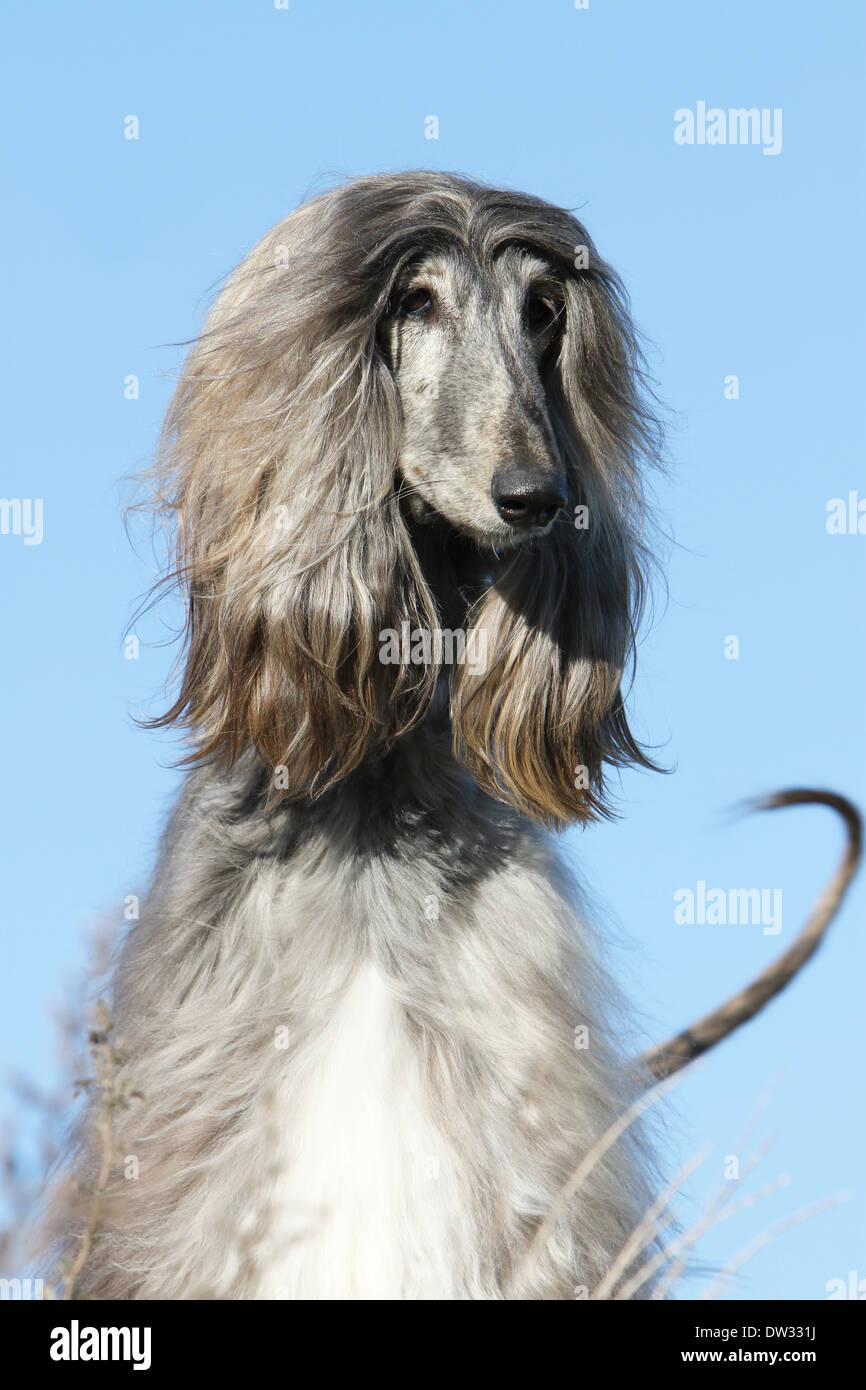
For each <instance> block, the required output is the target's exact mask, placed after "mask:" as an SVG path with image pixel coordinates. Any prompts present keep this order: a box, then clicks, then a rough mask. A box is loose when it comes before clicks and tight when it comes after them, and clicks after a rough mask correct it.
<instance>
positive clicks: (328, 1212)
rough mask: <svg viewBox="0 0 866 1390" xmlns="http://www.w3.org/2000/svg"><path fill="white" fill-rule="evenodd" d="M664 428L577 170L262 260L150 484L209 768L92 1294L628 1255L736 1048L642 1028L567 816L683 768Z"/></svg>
mask: <svg viewBox="0 0 866 1390" xmlns="http://www.w3.org/2000/svg"><path fill="white" fill-rule="evenodd" d="M660 446H661V433H660V429H659V426H658V421H657V418H656V414H655V412H654V410H653V404H652V396H651V393H650V392H649V391H648V390H647V387H646V378H645V373H644V370H643V367H642V359H641V355H640V350H639V345H638V342H637V339H636V336H635V332H634V330H633V327H632V324H631V321H630V317H629V310H628V304H627V299H626V295H625V292H624V290H623V287H622V284H621V282H620V280H619V279H618V277H617V275H616V274H615V272H614V271H613V270H612V269H611V268H610V267H609V266H608V265H607V264H606V263H605V262H604V261H603V260H602V259H601V257H600V256H599V254H598V253H597V251H596V249H595V247H594V245H593V243H592V241H591V239H590V237H589V235H588V233H587V232H586V230H585V228H584V227H583V226H582V225H581V224H580V223H579V222H578V221H577V220H576V219H575V218H574V217H573V216H572V215H571V214H570V213H569V212H567V211H565V210H563V209H560V208H558V207H554V206H552V205H550V204H548V203H546V202H544V201H542V200H540V199H538V198H535V197H531V196H528V195H524V194H521V193H515V192H509V191H502V190H499V189H493V188H489V187H486V186H483V185H481V184H479V183H476V182H473V181H471V180H469V179H466V178H463V177H457V176H454V175H451V174H445V173H438V172H430V171H416V172H407V173H396V174H388V175H383V176H376V177H368V178H361V179H358V180H355V181H352V182H349V183H348V184H346V185H344V186H341V187H338V188H337V189H335V190H333V191H331V192H328V193H325V194H324V195H321V196H318V197H316V198H314V199H312V200H311V201H309V202H307V203H305V204H303V205H302V206H301V207H300V208H298V209H297V210H296V211H295V212H293V213H292V214H291V215H290V216H289V217H288V218H286V219H285V220H284V221H282V222H281V223H279V224H278V225H277V226H276V227H275V228H274V229H273V230H272V231H271V232H270V233H269V234H268V235H267V236H266V237H265V238H264V239H263V240H262V241H261V242H260V243H259V244H258V246H256V247H255V249H254V250H253V251H252V252H251V253H250V254H249V255H248V256H247V258H246V259H245V260H244V261H243V262H242V264H241V265H240V266H239V268H238V269H237V270H236V271H235V272H234V274H233V275H232V276H231V277H230V279H229V280H228V283H227V284H226V286H225V288H224V289H223V290H222V292H221V294H220V296H219V297H218V299H217V302H216V304H215V307H214V308H213V311H212V313H211V315H210V317H209V319H208V322H207V325H206V327H205V330H204V332H203V333H202V335H201V337H200V339H199V340H198V342H197V343H196V344H195V346H194V347H193V349H192V351H191V353H190V355H189V357H188V360H187V362H186V365H185V367H184V369H183V372H182V375H181V378H180V381H179V384H178V386H177V389H176V392H175V395H174V398H173V400H172V403H171V406H170V409H169V412H168V415H167V418H166V422H165V427H164V431H163V435H162V439H161V443H160V449H159V455H158V460H157V464H156V467H155V475H154V479H153V483H152V485H153V489H154V496H155V498H156V507H157V511H158V512H159V513H160V515H162V516H163V517H164V518H166V519H167V520H168V522H169V523H170V526H171V531H172V534H173V536H174V538H175V539H174V546H175V549H174V558H173V563H172V567H171V572H170V575H169V581H170V582H171V583H175V584H177V585H178V586H179V587H180V589H181V591H182V592H183V593H184V595H185V600H186V631H185V644H184V662H183V668H182V675H181V678H180V682H179V689H178V692H177V698H176V699H175V700H174V701H173V703H172V705H171V707H170V709H169V710H168V711H167V712H166V713H165V714H164V715H161V716H160V717H158V718H157V719H156V720H154V721H153V723H154V724H156V725H158V726H167V725H173V726H176V727H179V728H183V729H186V730H187V731H188V732H189V737H190V741H191V743H190V746H191V752H190V763H191V765H192V766H191V770H190V772H189V774H188V778H187V781H186V784H185V787H184V790H183V792H182V795H181V797H180V800H179V803H178V805H177V807H176V809H175V811H174V814H173V816H172V818H171V821H170V824H169V826H168V829H167V831H166V833H165V837H164V840H163V844H162V848H161V853H160V857H159V863H158V866H157V869H156V872H155V876H154V881H153V884H152V887H151V890H150V892H149V895H148V897H147V899H146V901H145V902H144V903H143V905H142V910H141V915H140V920H138V921H137V922H136V923H135V924H134V925H133V928H132V930H131V931H130V933H129V936H128V938H127V940H126V942H125V945H124V947H123V951H122V955H121V958H120V960H119V963H118V966H117V971H116V975H115V980H114V986H113V994H112V1002H111V1015H112V1025H113V1027H114V1028H115V1029H116V1031H117V1035H118V1037H120V1038H122V1042H123V1060H122V1066H123V1072H124V1076H125V1077H126V1081H125V1083H124V1085H125V1087H126V1089H125V1092H124V1098H125V1104H124V1106H122V1107H117V1114H116V1117H115V1120H114V1129H115V1133H114V1138H113V1140H112V1143H113V1145H114V1152H115V1153H116V1155H118V1156H122V1158H123V1160H128V1159H130V1158H133V1159H134V1161H135V1172H136V1174H137V1176H136V1178H135V1180H134V1181H128V1180H127V1179H126V1178H125V1177H124V1166H123V1161H121V1159H120V1158H118V1160H117V1161H113V1162H108V1163H104V1159H105V1151H104V1146H103V1147H102V1148H101V1147H100V1141H99V1139H98V1137H95V1136H96V1135H97V1131H96V1129H95V1128H94V1124H93V1118H92V1115H91V1117H90V1119H89V1120H87V1121H86V1122H85V1123H84V1124H83V1127H82V1134H81V1138H80V1147H79V1153H78V1156H77V1160H76V1162H77V1171H78V1172H79V1174H80V1175H81V1176H80V1182H81V1184H82V1185H83V1186H84V1187H85V1188H87V1187H88V1185H91V1186H92V1185H93V1183H94V1181H95V1179H96V1175H97V1174H98V1172H99V1170H100V1166H101V1165H103V1164H104V1171H103V1179H104V1180H103V1181H102V1183H101V1186H100V1187H99V1191H100V1194H101V1207H100V1231H99V1239H98V1241H95V1242H93V1243H92V1249H91V1248H90V1247H89V1246H88V1252H87V1257H86V1258H84V1259H81V1258H78V1259H77V1261H76V1266H75V1268H76V1294H77V1296H81V1295H84V1296H88V1297H101V1298H171V1299H180V1298H195V1297H212V1298H280V1299H504V1298H517V1299H566V1298H574V1297H580V1296H582V1294H585V1293H587V1292H589V1293H590V1294H591V1292H592V1290H593V1289H595V1288H597V1287H598V1286H599V1285H600V1284H601V1283H602V1281H603V1280H604V1279H605V1277H606V1275H607V1274H608V1273H609V1271H610V1270H611V1268H612V1267H614V1266H615V1264H616V1261H617V1259H618V1257H620V1256H621V1253H622V1251H623V1250H624V1249H625V1248H626V1246H627V1242H628V1240H629V1237H630V1235H631V1234H632V1233H633V1232H634V1231H635V1229H636V1227H637V1226H638V1225H639V1223H640V1221H641V1218H642V1217H643V1216H644V1214H645V1213H646V1211H647V1210H648V1208H649V1207H650V1205H651V1203H652V1200H653V1196H654V1194H655V1193H656V1192H657V1190H658V1187H657V1182H658V1176H657V1173H656V1170H655V1163H654V1158H653V1154H652V1145H651V1143H650V1141H649V1140H648V1138H647V1134H646V1132H645V1129H644V1127H643V1123H642V1121H640V1119H635V1121H634V1123H629V1124H622V1123H621V1122H622V1117H623V1116H627V1115H629V1114H631V1115H632V1118H633V1119H634V1112H635V1107H636V1105H637V1102H638V1101H639V1098H640V1096H641V1095H642V1094H643V1092H644V1090H645V1088H646V1086H647V1084H648V1080H649V1078H650V1074H651V1073H655V1074H657V1075H662V1074H665V1073H666V1072H667V1071H669V1070H671V1069H672V1068H673V1066H674V1065H679V1063H680V1062H681V1061H684V1060H686V1059H687V1056H688V1055H692V1054H693V1053H694V1051H696V1050H701V1049H700V1047H699V1046H695V1045H694V1037H696V1036H698V1035H694V1037H692V1039H691V1042H687V1043H686V1044H682V1039H680V1050H679V1053H678V1052H677V1048H676V1047H675V1046H673V1045H672V1044H668V1045H666V1048H665V1049H664V1050H660V1051H659V1052H658V1053H657V1054H655V1055H649V1056H647V1057H645V1058H644V1059H643V1060H642V1061H640V1062H637V1063H636V1062H634V1061H632V1060H631V1059H630V1058H629V1057H628V1055H627V1051H626V1048H625V1047H624V1043H623V1039H624V1038H625V1037H626V1036H627V1030H626V1028H625V1025H624V1022H623V1020H624V1018H625V1017H626V1016H627V1015H626V1013H625V1011H624V1009H623V1005H622V1001H621V1000H620V998H619V993H618V990H617V987H616V983H615V981H614V979H613V978H612V976H611V974H610V973H609V972H608V971H607V970H606V969H605V966H604V963H603V950H602V945H601V943H600V942H599V941H598V940H597V938H596V933H595V931H594V928H593V925H592V922H591V920H590V917H589V914H588V913H587V911H586V908H585V906H584V904H583V902H582V897H581V892H580V889H579V887H578V885H577V884H576V883H575V882H574V881H573V880H572V878H571V876H570V875H569V873H568V872H567V870H566V868H565V866H564V865H563V863H562V861H561V859H560V857H559V855H558V852H557V849H556V845H555V841H554V837H553V835H552V834H551V833H550V832H551V831H555V830H558V829H561V828H562V827H564V826H567V825H574V824H577V825H585V824H587V823H589V822H591V821H592V820H593V819H595V818H598V817H601V816H604V815H607V814H610V811H611V800H610V793H609V787H608V780H609V779H608V776H607V773H608V771H609V769H611V768H614V769H615V768H619V767H623V766H625V765H627V764H638V765H643V766H646V767H651V766H653V763H652V760H651V759H650V757H649V756H648V754H647V753H646V751H645V750H644V749H642V747H641V746H640V744H639V743H638V741H637V740H636V738H635V737H634V735H633V733H632V731H631V729H630V727H629V722H628V719H627V715H626V710H625V706H624V696H623V685H624V680H625V678H626V673H627V672H628V670H629V669H630V663H631V661H632V657H633V650H634V633H635V629H636V625H637V623H638V620H639V617H640V612H641V605H642V602H643V598H644V594H645V592H646V576H647V572H648V566H649V564H650V556H649V552H648V549H647V547H646V541H645V536H646V508H645V504H644V497H643V487H642V479H643V478H644V477H645V475H646V471H647V469H648V468H651V467H652V466H653V464H654V462H655V461H656V460H657V459H658V457H659V451H660ZM723 1031H724V1030H723ZM683 1036H685V1035H683ZM714 1040H715V1039H714ZM675 1041H676V1040H675ZM708 1045H709V1044H708ZM690 1048H691V1051H690V1050H689V1049H690ZM618 1128H621V1132H618V1133H617V1130H618ZM614 1133H616V1138H615V1141H613V1140H611V1138H610V1136H611V1135H612V1134H614ZM606 1136H607V1137H606ZM103 1137H104V1132H103ZM106 1170H107V1171H106ZM575 1175H577V1180H576V1179H575ZM82 1235H83V1230H82V1219H81V1217H80V1215H79V1216H76V1217H74V1218H72V1219H70V1221H69V1222H68V1229H67V1232H66V1249H67V1251H69V1250H70V1249H75V1248H80V1242H81V1240H82ZM76 1242H77V1243H78V1245H77V1247H76ZM654 1248H655V1245H654V1241H653V1240H652V1239H651V1240H650V1243H649V1246H648V1247H647V1249H648V1250H649V1252H650V1253H651V1252H652V1250H653V1249H654ZM646 1256H647V1250H644V1251H643V1252H642V1253H641V1256H640V1258H642V1259H643V1258H646ZM68 1258H69V1256H68V1255H67V1259H68ZM633 1263H634V1262H633V1261H632V1262H631V1264H630V1266H629V1268H632V1267H633ZM627 1272H628V1271H627V1270H624V1271H623V1274H624V1275H625V1273H627ZM652 1288H653V1283H652V1280H648V1281H646V1282H645V1284H644V1286H643V1295H644V1296H646V1295H650V1294H651V1293H652Z"/></svg>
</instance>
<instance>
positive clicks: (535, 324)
mask: <svg viewBox="0 0 866 1390" xmlns="http://www.w3.org/2000/svg"><path fill="white" fill-rule="evenodd" d="M560 308H561V305H559V304H555V303H554V302H553V301H552V300H550V299H545V298H544V297H543V296H542V295H540V294H531V295H530V296H529V298H528V299H527V301H526V311H525V312H526V322H527V324H528V325H529V327H530V329H531V330H532V332H533V333H543V332H544V331H545V329H548V328H552V327H553V325H554V324H555V323H556V320H557V318H558V317H559V310H560Z"/></svg>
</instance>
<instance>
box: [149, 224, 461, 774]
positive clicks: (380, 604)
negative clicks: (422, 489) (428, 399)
mask: <svg viewBox="0 0 866 1390" xmlns="http://www.w3.org/2000/svg"><path fill="white" fill-rule="evenodd" d="M298 217H299V214H295V215H294V218H290V219H287V221H286V223H284V224H281V226H279V227H277V228H276V229H275V230H274V231H273V232H272V233H270V235H269V237H268V238H266V241H265V242H264V243H262V245H261V246H260V247H259V248H257V250H256V252H254V253H253V254H252V255H251V257H250V258H249V260H248V262H247V263H245V264H244V265H242V267H241V268H240V270H239V271H238V272H236V274H235V276H234V277H233V279H232V281H230V283H229V286H228V288H227V289H226V290H225V291H224V293H223V296H222V297H221V299H220V300H219V301H218V303H217V305H216V307H215V310H214V313H213V315H212V317H211V319H210V320H209V322H208V325H207V328H206V330H205V332H204V334H203V335H202V338H201V339H200V340H199V342H198V344H197V345H196V346H195V348H194V349H193V351H192V353H191V354H190V357H189V360H188V362H187V364H186V366H185V369H184V372H183V376H182V379H181V381H180V383H179V385H178V388H177V391H176V393H175V397H174V399H173V402H172V405H171V407H170V410H169V414H168V417H167V420H166V425H165V431H164V439H163V449H162V454H161V465H160V474H159V490H160V496H161V498H162V503H163V510H166V511H168V512H170V513H172V514H173V516H174V519H175V521H176V531H177V560H176V566H175V576H176V578H177V579H178V581H179V582H180V584H181V586H182V588H183V590H184V591H185V596H186V603H187V628H186V661H185V668H184V671H183V677H182V682H181V685H180V689H179V693H178V696H177V699H176V701H175V702H174V704H173V705H172V707H171V709H170V710H168V711H167V713H166V714H165V715H163V716H162V717H161V718H159V719H157V720H155V721H153V722H154V723H155V724H158V725H159V724H163V725H164V724H171V723H175V724H179V725H182V726H184V727H188V728H190V729H191V730H192V731H193V734H194V738H195V750H194V752H193V754H191V760H195V759H198V760H201V759H214V760H218V761H221V762H222V763H223V764H228V765H230V764H231V763H232V762H233V761H234V760H235V759H236V758H237V757H238V756H239V755H240V754H241V753H242V752H243V751H244V750H245V749H247V748H248V747H249V746H250V745H252V747H253V748H255V750H256V751H257V752H258V754H259V755H260V757H261V758H262V759H263V760H264V761H265V763H266V764H267V765H269V766H270V767H272V768H275V769H276V770H277V771H276V775H275V778H274V786H275V789H276V791H277V792H278V793H282V794H284V795H287V796H290V797H300V796H304V795H308V794H310V793H311V792H315V791H317V790H321V789H323V788H324V787H325V786H327V785H329V784H330V783H331V782H333V781H334V780H336V779H337V778H339V777H341V776H343V775H345V774H346V773H347V772H349V771H350V770H351V769H352V768H354V767H356V766H357V765H358V764H359V762H360V761H361V760H362V758H363V756H364V754H365V752H366V751H367V750H368V749H369V748H370V747H371V746H375V745H376V744H381V745H385V744H387V743H388V741H389V740H390V739H392V738H393V737H394V736H395V735H396V734H397V733H399V732H401V731H402V729H403V728H405V727H407V726H408V725H409V724H411V723H412V722H413V720H414V719H416V718H417V717H418V715H419V713H420V712H421V711H422V709H423V708H424V707H425V706H426V703H427V701H428V700H429V698H430V695H431V694H432V688H433V685H434V684H435V674H436V673H435V671H431V670H429V669H428V668H425V667H423V666H422V667H417V666H416V667H411V666H408V665H405V664H388V665H386V664H383V662H382V660H380V648H381V644H380V637H379V634H380V632H381V631H382V630H384V629H396V630H398V631H399V630H400V627H401V624H402V623H403V622H405V621H408V622H409V623H410V624H411V626H412V627H417V626H422V627H431V626H435V616H434V613H433V609H432V600H431V598H430V595H429V593H428V591H427V589H426V586H425V585H424V582H423V578H422V576H421V575H420V572H419V571H418V567H417V562H416V559H415V556H414V552H413V550H412V547H411V545H410V544H409V540H408V536H407V533H406V529H405V524H404V521H403V518H402V515H401V513H400V509H399V507H398V504H397V502H396V500H395V495H394V465H395V460H396V454H397V439H398V434H397V429H398V426H397V406H396V401H395V398H394V387H393V381H392V379H391V377H390V374H389V373H388V371H387V370H386V368H385V367H384V365H383V363H382V362H381V360H380V358H379V355H378V352H377V351H376V348H375V327H376V305H375V304H371V303H370V302H369V301H370V294H369V291H368V292H367V295H366V299H364V300H363V302H360V303H359V302H358V297H359V289H358V286H357V284H354V285H353V284H352V282H351V277H350V276H349V275H348V274H347V272H346V267H345V265H343V266H342V268H341V267H340V266H339V264H334V265H329V264H328V257H327V236H326V235H325V232H324V231H323V232H322V234H321V235H320V236H319V237H318V238H316V237H311V236H306V235H302V234H301V232H299V230H298V228H297V226H295V225H292V224H293V223H294V222H295V221H296V219H298ZM310 243H311V244H314V245H317V249H318V250H319V252H320V254H319V256H318V258H317V259H316V260H315V261H310V260H309V259H305V258H304V255H303V254H302V253H301V251H300V250H299V249H298V248H299V246H306V245H307V244H310ZM332 259H335V260H336V257H334V258H332ZM353 294H354V296H355V299H353V298H352V295H353Z"/></svg>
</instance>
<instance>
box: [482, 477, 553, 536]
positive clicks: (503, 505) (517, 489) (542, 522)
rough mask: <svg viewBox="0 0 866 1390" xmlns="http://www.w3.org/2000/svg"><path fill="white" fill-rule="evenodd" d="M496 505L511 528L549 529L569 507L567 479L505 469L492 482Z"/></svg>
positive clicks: (492, 492)
mask: <svg viewBox="0 0 866 1390" xmlns="http://www.w3.org/2000/svg"><path fill="white" fill-rule="evenodd" d="M490 495H491V496H492V498H493V505H494V506H495V508H496V510H497V511H498V513H499V515H500V516H501V517H502V520H503V521H507V522H508V523H509V525H511V526H515V527H517V528H519V529H523V530H528V529H529V528H530V527H532V526H546V525H547V524H548V522H550V521H552V520H553V518H554V517H555V516H556V513H557V512H558V511H559V510H560V508H561V507H564V506H565V504H566V501H567V500H568V499H567V496H566V486H565V479H564V478H562V477H560V476H559V475H558V474H556V473H554V474H550V473H541V472H539V471H537V470H535V471H533V470H531V469H527V468H502V469H500V470H499V471H498V472H497V473H494V474H493V479H492V481H491V483H490Z"/></svg>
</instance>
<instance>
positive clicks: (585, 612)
mask: <svg viewBox="0 0 866 1390" xmlns="http://www.w3.org/2000/svg"><path fill="white" fill-rule="evenodd" d="M578 239H579V240H580V241H581V242H583V243H584V244H586V245H589V246H590V247H591V243H590V242H589V239H588V238H587V237H586V236H585V234H584V233H583V232H582V229H579V233H578ZM592 258H593V259H592V262H591V269H590V270H589V271H588V272H587V273H586V274H583V275H581V276H577V277H570V278H569V279H568V280H567V282H566V285H565V289H564V292H565V302H566V323H565V329H564V332H563V334H562V337H561V340H560V342H559V346H558V353H557V354H556V356H555V358H554V360H552V361H550V362H548V363H547V365H546V380H545V386H546V391H547V396H548V406H549V411H550V416H551V420H552V423H553V426H554V430H555V433H556V436H557V443H558V446H559V450H560V453H561V456H562V459H563V462H564V464H565V467H566V470H567V474H568V479H569V493H570V508H571V510H570V511H569V512H568V513H567V514H566V513H563V514H562V515H561V516H560V517H559V519H558V520H557V521H555V522H554V525H553V527H552V529H551V531H550V533H549V534H548V535H547V536H545V537H543V538H542V540H541V541H540V542H539V543H538V544H537V545H530V546H528V547H526V548H525V549H521V550H518V551H516V552H515V554H514V557H513V560H512V562H511V563H510V565H508V566H507V567H506V568H505V569H504V571H503V573H502V575H501V577H500V578H499V580H498V581H497V582H496V584H495V585H494V586H493V588H492V589H491V590H490V591H489V592H488V593H487V594H486V595H485V596H484V598H483V599H482V600H481V602H480V603H479V605H478V607H477V609H476V611H475V612H474V613H473V614H472V615H471V619H470V621H471V623H472V625H473V626H476V627H479V628H483V629H484V630H485V635H486V653H487V660H486V663H485V664H484V665H483V666H480V665H479V664H476V665H474V666H471V667H470V666H464V667H462V668H460V670H459V671H458V672H457V673H456V678H455V681H454V685H453V692H452V712H453V722H454V736H455V749H456V751H457V753H458V755H459V756H460V757H461V758H462V759H463V760H464V761H465V762H466V763H467V765H468V766H469V768H470V769H471V770H472V772H473V774H474V776H475V777H476V779H477V780H478V781H479V782H480V783H481V785H482V786H484V787H485V788H486V789H487V790H488V791H490V792H491V793H492V794H493V795H494V796H496V797H498V798H499V799H500V800H503V801H506V802H508V803H510V804H512V805H513V806H515V807H516V808H517V809H518V810H520V811H521V812H523V813H524V814H526V815H529V816H531V817H533V818H534V819H536V820H540V821H542V822H543V823H545V824H548V825H553V826H562V825H565V824H568V823H570V822H574V821H579V822H580V821H586V820H589V819H592V818H593V817H597V816H601V815H605V814H609V813H610V811H609V803H608V800H607V797H606V794H605V782H604V769H605V766H606V765H611V766H622V765H625V764H628V763H638V764H641V765H643V766H646V767H652V766H654V764H653V763H652V762H651V760H650V759H649V758H648V757H647V756H646V754H645V753H644V751H643V750H642V749H641V748H640V746H639V745H638V743H637V742H636V740H635V739H634V737H633V735H632V733H631V730H630V728H629V724H628V720H627V717H626V713H625V709H624V705H623V694H622V684H623V676H624V672H625V671H626V669H627V667H628V665H629V662H630V659H631V657H632V655H633V641H634V630H635V625H636V622H637V619H638V616H639V613H640V609H641V605H642V601H643V595H644V589H645V577H644V576H645V569H646V564H647V556H646V553H645V549H644V545H643V541H642V532H643V528H644V524H645V522H644V505H643V497H642V491H641V482H640V467H641V464H642V463H643V462H646V461H650V460H655V459H656V458H657V456H658V450H659V447H660V438H659V428H658V425H657V423H656V420H655V417H654V415H653V414H652V411H651V409H650V408H649V406H648V404H647V401H646V395H645V392H644V391H643V389H642V373H641V370H640V355H639V350H638V347H637V344H636V340H635V336H634V333H633V331H632V328H631V324H630V321H629V316H628V311H627V305H626V301H625V295H624V293H623V291H622V288H621V285H620V283H619V281H618V279H617V278H616V276H615V275H614V274H613V272H612V271H610V270H609V268H608V267H606V266H605V265H604V263H603V262H601V261H600V260H599V259H598V258H597V256H596V255H595V252H594V249H593V250H592Z"/></svg>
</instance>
